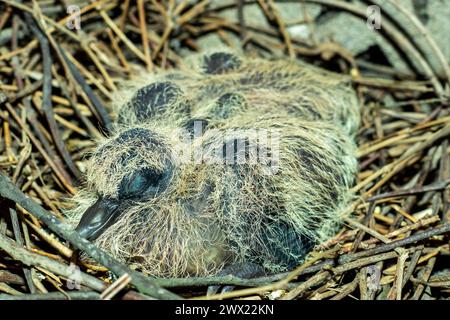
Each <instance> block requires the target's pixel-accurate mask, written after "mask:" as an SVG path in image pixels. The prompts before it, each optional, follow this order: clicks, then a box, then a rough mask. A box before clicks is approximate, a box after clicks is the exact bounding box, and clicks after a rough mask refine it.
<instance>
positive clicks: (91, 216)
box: [75, 197, 121, 241]
mask: <svg viewBox="0 0 450 320" xmlns="http://www.w3.org/2000/svg"><path fill="white" fill-rule="evenodd" d="M118 208H119V203H118V202H117V201H116V200H112V199H108V198H102V197H100V198H99V199H98V200H97V202H96V203H94V204H93V205H92V206H91V207H89V208H88V209H87V210H86V212H85V213H84V214H83V217H81V220H80V222H79V224H78V226H77V228H76V229H75V230H76V231H78V233H79V234H80V236H81V237H82V238H85V239H87V240H90V241H92V240H95V239H97V238H98V237H99V236H100V235H101V234H102V233H103V232H104V231H105V230H106V229H107V228H108V227H110V226H111V225H112V224H113V223H114V222H115V221H116V219H117V217H118V216H119V215H120V211H121V210H118Z"/></svg>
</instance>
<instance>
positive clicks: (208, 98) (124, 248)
mask: <svg viewBox="0 0 450 320" xmlns="http://www.w3.org/2000/svg"><path fill="white" fill-rule="evenodd" d="M189 63H190V64H189V66H190V68H189V69H188V70H185V71H183V70H177V71H168V72H163V73H160V74H156V75H150V76H149V77H148V78H146V79H144V81H141V82H135V83H133V85H131V86H129V87H128V88H127V90H125V91H123V92H120V94H119V95H118V96H119V97H120V98H121V99H122V100H125V102H124V103H122V102H121V101H120V100H121V99H118V101H117V104H118V105H119V106H118V107H117V121H116V125H115V130H114V132H113V133H112V134H111V136H109V137H107V138H104V139H103V140H102V141H100V142H99V144H98V147H97V148H96V149H95V150H94V151H93V153H92V154H91V157H90V159H89V164H88V169H87V174H86V180H87V184H86V186H85V188H84V189H83V190H82V191H80V193H79V194H78V195H77V196H76V197H75V198H74V200H75V202H76V206H75V207H74V209H73V210H72V211H71V212H69V213H70V218H71V221H72V223H73V224H74V226H77V227H76V230H78V232H79V233H80V234H81V235H82V236H83V237H85V238H87V239H89V240H91V241H95V243H96V244H97V245H98V246H99V247H101V248H103V249H105V250H106V251H108V252H110V253H111V254H112V255H113V256H114V257H116V258H117V259H119V260H121V261H123V262H126V263H128V264H134V265H135V266H137V267H138V268H139V269H140V270H142V271H144V272H147V273H149V274H151V275H153V276H162V277H186V276H206V275H212V274H229V273H232V274H235V275H237V276H240V277H253V276H256V275H259V274H261V273H271V272H278V271H283V270H288V269H290V268H293V267H295V266H296V265H298V264H299V263H301V261H302V259H303V258H304V257H305V255H306V254H307V253H308V252H309V251H310V250H311V249H312V247H313V246H314V245H315V244H317V243H318V242H319V241H323V240H324V239H326V238H327V237H329V236H330V235H331V234H332V233H333V231H334V230H335V226H336V225H337V223H338V222H339V216H338V213H339V212H340V211H341V210H342V209H343V208H344V207H345V206H346V205H347V204H348V201H349V200H350V198H351V194H350V192H349V189H350V187H351V186H352V184H353V183H354V178H355V174H356V166H357V162H356V157H355V144H354V141H353V135H354V134H355V131H356V129H357V128H358V125H359V108H358V103H357V99H356V96H355V94H354V92H353V91H352V90H351V87H350V85H349V83H348V81H347V80H346V79H343V78H342V77H338V76H336V75H333V74H331V73H328V72H324V71H322V70H319V69H316V68H314V67H311V66H307V65H303V64H299V63H298V62H294V61H284V60H281V61H268V60H264V59H258V58H251V59H250V58H244V57H241V56H238V55H237V54H235V53H231V52H215V53H212V54H206V55H200V56H195V57H193V58H191V60H189ZM143 83H144V84H143Z"/></svg>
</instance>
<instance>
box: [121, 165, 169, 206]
mask: <svg viewBox="0 0 450 320" xmlns="http://www.w3.org/2000/svg"><path fill="white" fill-rule="evenodd" d="M164 176H165V174H164V173H163V172H160V171H156V170H153V169H149V168H146V169H142V170H140V171H137V172H135V173H133V174H132V175H130V176H126V177H124V178H123V180H122V182H121V183H120V186H119V198H120V199H129V198H137V197H141V196H146V195H153V196H154V195H156V194H157V193H158V192H159V191H160V190H161V189H162V187H163V185H162V184H163V180H164Z"/></svg>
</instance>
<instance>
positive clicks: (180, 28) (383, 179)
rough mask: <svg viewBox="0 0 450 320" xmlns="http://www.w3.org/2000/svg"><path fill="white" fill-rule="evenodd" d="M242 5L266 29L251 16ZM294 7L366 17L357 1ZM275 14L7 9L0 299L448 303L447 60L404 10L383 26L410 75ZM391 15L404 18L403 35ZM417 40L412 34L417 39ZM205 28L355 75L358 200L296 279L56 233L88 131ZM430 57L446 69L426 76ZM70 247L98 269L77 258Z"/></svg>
mask: <svg viewBox="0 0 450 320" xmlns="http://www.w3.org/2000/svg"><path fill="white" fill-rule="evenodd" d="M69 2H70V3H69ZM249 2H252V3H256V4H257V5H259V8H260V10H261V12H262V13H263V14H264V16H265V17H266V19H267V21H268V23H269V25H270V26H271V27H270V28H268V29H262V28H259V27H254V26H252V25H250V24H248V23H247V22H246V21H245V19H244V15H243V14H242V12H243V10H244V9H245V6H246V5H247V4H248V3H249ZM291 2H292V1H291ZM294 2H295V1H294ZM298 2H299V4H300V2H301V3H315V4H320V5H321V6H322V7H323V8H322V10H324V11H326V10H330V9H332V10H342V11H343V12H346V14H349V15H356V16H359V17H361V18H362V19H365V18H366V17H365V12H366V10H365V7H364V6H363V5H361V4H354V3H349V2H345V1H341V0H328V1H324V0H308V1H300V0H299V1H298ZM369 2H370V1H369ZM69 5H78V6H76V7H70V8H71V9H70V10H68V7H69ZM277 5H278V4H277V3H276V2H275V1H272V0H260V1H259V0H258V1H229V2H227V3H226V4H225V2H220V1H208V0H203V1H187V0H186V1H175V0H167V1H162V2H157V1H144V0H137V1H136V2H135V1H129V0H127V1H115V0H103V1H102V0H100V1H95V2H87V1H56V0H48V1H39V2H37V1H36V2H35V1H24V2H23V3H19V2H16V1H9V0H0V124H1V127H0V151H1V153H0V167H1V175H0V202H1V207H0V208H1V210H0V299H68V298H72V299H98V298H103V299H111V298H114V299H145V298H148V297H153V298H180V297H182V298H206V296H205V293H206V288H207V286H208V285H214V284H222V285H223V284H233V285H236V289H235V290H234V291H232V292H229V293H226V294H224V295H222V296H211V297H208V298H211V299H217V298H222V299H224V298H246V299H319V300H320V299H333V300H338V299H344V298H347V299H351V298H353V299H398V300H401V299H413V300H417V299H448V298H449V296H450V295H449V293H450V268H449V266H450V264H449V262H450V259H449V255H450V247H449V235H450V225H449V224H448V222H447V220H448V219H449V217H450V215H449V205H448V204H449V195H450V191H449V188H448V184H449V183H450V161H449V152H450V148H449V142H448V141H449V140H448V137H449V135H450V116H449V109H448V103H449V99H448V96H447V93H448V91H447V90H448V85H449V80H450V72H449V66H448V62H447V61H445V59H444V58H443V55H442V52H441V51H440V49H439V47H438V46H437V45H436V43H435V42H434V41H433V40H432V38H431V37H430V36H429V35H428V34H427V31H426V29H425V28H424V27H423V25H422V24H421V22H420V21H419V20H417V19H415V18H414V16H413V15H411V14H410V13H409V12H408V11H407V10H406V9H405V8H403V7H400V5H397V6H396V8H397V10H398V12H390V13H391V15H390V17H389V18H385V20H386V21H384V24H383V27H382V29H381V30H380V31H379V32H380V33H382V34H383V36H384V37H386V38H388V39H389V41H390V42H392V43H394V44H395V45H396V47H397V49H398V50H399V52H401V55H402V57H403V58H404V59H405V61H407V62H408V65H410V66H411V70H410V72H408V73H405V72H398V70H396V69H395V68H393V67H392V66H390V65H388V64H385V65H383V64H380V63H379V61H380V59H379V57H377V56H376V52H374V53H373V54H370V52H368V53H366V54H365V55H364V57H355V56H353V55H351V54H349V52H348V51H347V50H346V49H345V48H343V47H342V46H340V44H338V43H333V42H330V43H315V42H313V41H311V42H308V41H299V40H295V39H293V38H291V36H290V34H289V32H287V25H286V23H285V22H284V21H283V20H282V19H281V16H280V14H279V10H278V8H277ZM301 8H302V6H299V10H301ZM225 9H227V10H230V9H232V10H234V11H235V14H236V17H237V20H236V21H237V22H236V21H234V20H233V21H231V20H228V19H227V18H224V17H223V16H221V15H220V13H221V11H222V10H225ZM397 14H398V15H404V17H406V18H407V19H410V20H411V23H410V24H408V25H407V26H402V28H400V27H399V25H398V24H397V23H396V21H395V16H396V15H397ZM77 15H80V16H77ZM77 17H81V18H80V20H78V18H77ZM78 22H79V23H80V27H81V28H77V26H78V25H77V24H78ZM304 23H305V24H308V23H311V21H305V22H304ZM418 32H420V33H421V34H424V37H422V38H421V41H415V40H414V38H413V37H412V35H414V34H415V33H418ZM211 33H215V34H217V35H218V37H219V38H220V39H221V40H222V41H223V44H224V45H228V46H232V47H233V46H239V47H240V48H241V49H243V51H245V52H251V53H252V54H257V55H261V56H264V57H281V56H286V57H290V58H297V59H303V60H307V61H308V62H310V63H314V64H316V65H319V66H322V67H324V68H327V69H331V70H333V71H336V72H339V73H342V74H347V75H351V76H352V78H353V82H354V88H355V90H356V91H357V92H358V94H359V97H360V101H361V104H362V118H363V125H362V127H361V128H360V131H359V133H358V146H359V151H358V158H359V159H358V160H359V175H358V182H357V184H356V185H355V186H354V188H353V191H355V193H356V194H357V195H358V198H357V200H356V201H355V202H354V203H352V205H351V206H350V207H349V208H348V209H347V211H346V212H343V216H344V222H345V225H344V226H343V228H342V230H341V231H340V232H339V233H338V234H337V235H336V236H335V237H333V238H332V239H330V240H329V241H327V243H323V244H321V245H320V246H318V247H317V248H315V250H314V252H312V253H311V254H310V256H309V257H308V259H307V260H306V262H305V263H304V264H303V265H301V266H299V267H298V268H297V269H295V270H293V271H292V272H289V273H285V274H277V275H273V276H270V277H264V278H257V279H252V280H244V279H237V278H233V277H211V278H189V279H154V278H150V277H147V276H145V275H143V274H141V273H138V272H136V271H133V270H130V269H128V268H127V267H126V266H123V265H121V264H119V263H117V262H116V261H114V260H113V259H111V258H110V257H109V256H107V255H105V254H104V253H102V252H99V251H98V250H96V248H95V247H93V245H91V244H89V243H87V242H86V241H82V240H81V239H80V238H79V237H78V235H77V234H75V233H73V232H72V231H71V230H69V229H66V228H65V224H64V218H63V216H62V214H61V211H62V209H64V208H65V207H66V206H67V203H66V202H65V199H66V198H67V197H69V196H70V195H71V194H74V193H75V192H76V190H77V185H79V183H80V172H83V171H84V170H85V166H84V164H85V159H84V158H83V154H85V153H86V152H87V151H89V150H91V149H92V147H93V139H92V138H96V137H99V136H101V135H102V134H104V133H106V132H107V131H108V129H109V127H110V124H111V121H110V115H109V112H110V109H109V103H110V101H111V93H112V92H113V91H114V90H116V88H117V87H118V86H120V83H121V82H122V81H123V80H124V79H129V78H130V77H132V76H133V74H134V73H135V72H136V70H138V69H139V68H141V69H142V68H146V69H147V70H148V71H149V72H150V71H151V70H152V69H153V68H155V67H160V68H173V67H176V66H177V65H178V63H179V62H180V61H181V57H182V56H183V55H184V54H185V53H186V52H187V51H197V50H200V47H199V46H198V41H200V39H202V37H205V36H207V35H210V34H211ZM231 38H233V39H238V41H237V42H236V41H230V39H231ZM424 47H427V48H428V50H423V49H424ZM430 48H431V50H429V49H430ZM425 52H428V53H427V54H425ZM439 63H440V64H441V65H442V67H443V70H444V72H443V74H441V73H438V72H436V71H435V70H434V69H433V67H432V66H433V65H436V64H439ZM413 66H415V67H413ZM387 101H389V102H387ZM25 195H26V196H28V198H27V197H25ZM78 250H82V251H84V252H86V253H87V254H88V255H90V256H91V257H92V258H93V259H94V260H96V261H97V262H99V264H100V265H102V266H104V267H97V266H92V265H87V264H85V263H81V262H77V260H76V259H74V257H75V256H76V253H77V251H78ZM161 288H164V289H161Z"/></svg>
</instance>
